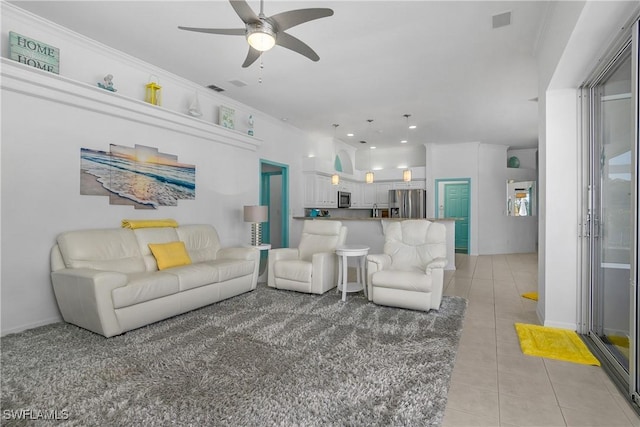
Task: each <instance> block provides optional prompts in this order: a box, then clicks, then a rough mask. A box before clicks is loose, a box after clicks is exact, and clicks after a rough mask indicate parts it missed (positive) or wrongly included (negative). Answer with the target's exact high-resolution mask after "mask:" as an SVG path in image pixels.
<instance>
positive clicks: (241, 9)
mask: <svg viewBox="0 0 640 427" xmlns="http://www.w3.org/2000/svg"><path fill="white" fill-rule="evenodd" d="M229 3H231V7H232V8H233V10H235V11H236V13H237V14H238V16H239V17H240V19H242V22H244V23H245V24H252V23H254V22H260V18H258V15H256V13H255V12H254V11H253V9H251V6H249V5H248V4H247V2H246V1H245V0H229Z"/></svg>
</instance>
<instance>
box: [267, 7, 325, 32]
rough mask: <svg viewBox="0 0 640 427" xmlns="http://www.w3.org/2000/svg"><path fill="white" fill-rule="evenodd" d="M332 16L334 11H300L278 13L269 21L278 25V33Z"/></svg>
mask: <svg viewBox="0 0 640 427" xmlns="http://www.w3.org/2000/svg"><path fill="white" fill-rule="evenodd" d="M331 15H333V10H331V9H298V10H290V11H288V12H282V13H277V14H275V15H273V16H270V17H269V18H268V19H270V20H272V21H274V22H275V23H276V25H277V28H278V31H285V30H288V29H289V28H292V27H295V26H296V25H300V24H304V23H305V22H309V21H313V20H314V19H320V18H326V17H327V16H331Z"/></svg>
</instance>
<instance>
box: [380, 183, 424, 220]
mask: <svg viewBox="0 0 640 427" xmlns="http://www.w3.org/2000/svg"><path fill="white" fill-rule="evenodd" d="M389 216H390V217H391V218H426V217H427V192H426V190H418V189H406V190H389Z"/></svg>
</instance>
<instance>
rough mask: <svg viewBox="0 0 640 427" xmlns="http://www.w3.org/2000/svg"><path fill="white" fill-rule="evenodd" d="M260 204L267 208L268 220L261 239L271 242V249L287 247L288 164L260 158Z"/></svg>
mask: <svg viewBox="0 0 640 427" xmlns="http://www.w3.org/2000/svg"><path fill="white" fill-rule="evenodd" d="M260 204H261V205H264V206H267V208H268V210H269V220H268V221H267V223H266V224H265V225H264V226H263V229H262V241H263V242H264V243H269V244H271V248H272V249H277V248H288V247H289V166H288V165H285V164H282V163H276V162H272V161H269V160H264V159H260ZM264 255H265V256H266V253H265V254H264Z"/></svg>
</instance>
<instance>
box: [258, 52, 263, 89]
mask: <svg viewBox="0 0 640 427" xmlns="http://www.w3.org/2000/svg"><path fill="white" fill-rule="evenodd" d="M263 68H264V63H263V62H262V52H261V53H260V74H259V75H258V83H262V69H263Z"/></svg>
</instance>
